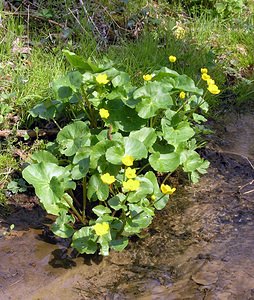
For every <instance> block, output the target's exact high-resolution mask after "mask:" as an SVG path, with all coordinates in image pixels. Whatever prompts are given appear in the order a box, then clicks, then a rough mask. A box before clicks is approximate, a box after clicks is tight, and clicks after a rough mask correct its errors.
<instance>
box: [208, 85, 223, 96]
mask: <svg viewBox="0 0 254 300" xmlns="http://www.w3.org/2000/svg"><path fill="white" fill-rule="evenodd" d="M207 89H208V91H209V92H210V93H211V94H214V95H217V94H219V93H220V90H219V88H218V87H217V85H216V84H210V85H209V86H208V88H207Z"/></svg>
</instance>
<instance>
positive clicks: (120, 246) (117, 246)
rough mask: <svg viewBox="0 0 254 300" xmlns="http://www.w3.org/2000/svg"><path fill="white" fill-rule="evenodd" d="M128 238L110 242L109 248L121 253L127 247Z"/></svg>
mask: <svg viewBox="0 0 254 300" xmlns="http://www.w3.org/2000/svg"><path fill="white" fill-rule="evenodd" d="M128 242H129V240H128V238H127V237H123V238H121V239H117V240H112V241H110V244H109V245H110V248H112V249H114V250H115V251H123V250H124V248H126V247H127V246H128Z"/></svg>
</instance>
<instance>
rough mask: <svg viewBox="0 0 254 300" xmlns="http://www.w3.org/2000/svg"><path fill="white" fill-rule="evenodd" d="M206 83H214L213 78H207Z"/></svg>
mask: <svg viewBox="0 0 254 300" xmlns="http://www.w3.org/2000/svg"><path fill="white" fill-rule="evenodd" d="M206 83H207V84H208V85H210V84H215V81H214V80H213V79H208V80H207V81H206Z"/></svg>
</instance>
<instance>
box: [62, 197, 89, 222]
mask: <svg viewBox="0 0 254 300" xmlns="http://www.w3.org/2000/svg"><path fill="white" fill-rule="evenodd" d="M63 199H64V200H65V201H66V202H67V204H68V205H69V206H70V208H71V209H72V210H73V212H74V213H75V215H76V217H77V218H78V219H79V221H80V222H81V223H82V224H84V225H86V224H85V222H84V221H83V219H82V216H81V215H80V213H79V212H78V211H77V210H76V208H75V207H74V206H73V204H72V203H71V202H70V201H69V199H68V198H67V197H65V196H63Z"/></svg>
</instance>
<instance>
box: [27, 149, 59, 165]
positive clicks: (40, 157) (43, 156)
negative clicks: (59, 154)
mask: <svg viewBox="0 0 254 300" xmlns="http://www.w3.org/2000/svg"><path fill="white" fill-rule="evenodd" d="M31 160H32V162H33V163H40V162H51V163H54V164H58V159H57V158H56V157H55V156H54V155H53V154H52V153H50V152H48V151H46V150H39V151H36V152H34V153H33V155H32V156H31Z"/></svg>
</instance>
